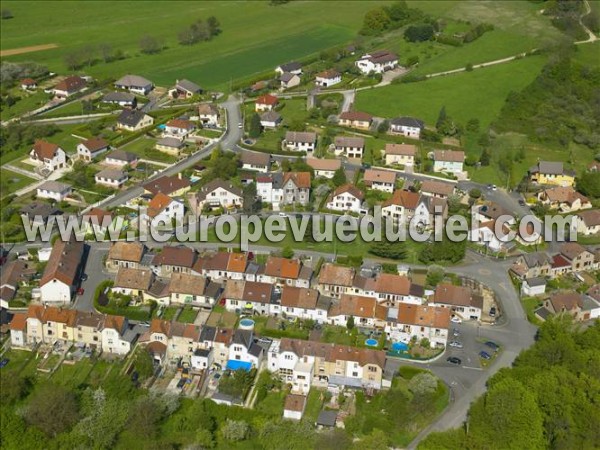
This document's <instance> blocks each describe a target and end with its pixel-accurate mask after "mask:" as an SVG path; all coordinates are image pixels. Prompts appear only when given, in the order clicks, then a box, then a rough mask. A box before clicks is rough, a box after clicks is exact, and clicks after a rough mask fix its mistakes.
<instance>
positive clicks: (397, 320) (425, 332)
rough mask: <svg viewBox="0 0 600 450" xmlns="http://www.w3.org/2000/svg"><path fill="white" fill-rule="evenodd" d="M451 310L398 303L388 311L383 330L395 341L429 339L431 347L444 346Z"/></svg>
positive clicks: (406, 341)
mask: <svg viewBox="0 0 600 450" xmlns="http://www.w3.org/2000/svg"><path fill="white" fill-rule="evenodd" d="M450 316H451V311H450V309H448V308H442V307H435V306H429V305H427V306H425V305H423V306H422V305H410V304H400V305H398V307H395V308H390V309H389V311H388V319H387V320H388V322H387V324H386V327H385V331H386V333H387V336H388V338H389V339H391V340H393V341H395V342H398V341H400V342H404V343H408V342H410V340H411V339H413V337H415V338H416V339H417V340H418V341H421V340H422V339H427V340H429V344H430V345H431V347H436V346H440V347H445V346H446V343H447V341H448V329H449V328H450Z"/></svg>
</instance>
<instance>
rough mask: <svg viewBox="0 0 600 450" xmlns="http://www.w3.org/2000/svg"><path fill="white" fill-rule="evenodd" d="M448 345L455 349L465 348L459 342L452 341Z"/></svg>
mask: <svg viewBox="0 0 600 450" xmlns="http://www.w3.org/2000/svg"><path fill="white" fill-rule="evenodd" d="M448 345H449V346H450V347H454V348H463V345H462V344H461V343H460V342H458V341H451V342H450V344H448Z"/></svg>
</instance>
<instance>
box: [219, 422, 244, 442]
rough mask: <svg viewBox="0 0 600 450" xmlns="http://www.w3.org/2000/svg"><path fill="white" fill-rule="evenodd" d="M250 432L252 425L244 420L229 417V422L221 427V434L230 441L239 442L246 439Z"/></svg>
mask: <svg viewBox="0 0 600 450" xmlns="http://www.w3.org/2000/svg"><path fill="white" fill-rule="evenodd" d="M249 432H250V426H249V425H248V423H246V422H244V421H243V420H231V419H227V422H225V424H224V425H223V427H222V428H221V434H222V435H223V437H224V438H225V440H227V441H230V442H239V441H243V440H244V439H246V437H247V436H248V433H249Z"/></svg>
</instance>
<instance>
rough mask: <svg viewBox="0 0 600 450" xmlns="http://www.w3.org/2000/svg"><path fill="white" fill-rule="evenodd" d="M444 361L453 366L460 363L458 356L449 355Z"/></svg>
mask: <svg viewBox="0 0 600 450" xmlns="http://www.w3.org/2000/svg"><path fill="white" fill-rule="evenodd" d="M446 361H448V362H449V363H450V364H454V365H455V366H460V365H461V363H462V361H461V360H460V358H457V357H456V356H450V357H449V358H448V359H446Z"/></svg>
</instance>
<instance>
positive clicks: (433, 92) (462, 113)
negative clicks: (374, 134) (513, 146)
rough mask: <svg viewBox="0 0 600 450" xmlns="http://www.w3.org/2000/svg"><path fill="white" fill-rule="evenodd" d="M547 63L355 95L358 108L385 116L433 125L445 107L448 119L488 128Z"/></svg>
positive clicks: (528, 61)
mask: <svg viewBox="0 0 600 450" xmlns="http://www.w3.org/2000/svg"><path fill="white" fill-rule="evenodd" d="M545 62H546V58H545V57H543V56H531V57H527V58H523V59H520V60H517V61H512V62H509V63H506V64H500V65H497V66H492V67H486V68H483V69H476V70H474V71H472V72H465V73H459V74H455V75H448V76H445V77H438V78H432V79H430V80H427V81H422V82H418V83H403V84H394V85H390V86H386V87H384V88H381V89H372V90H366V91H361V92H358V93H357V95H356V109H357V110H359V111H367V112H370V113H372V114H374V115H377V116H383V117H396V116H399V115H409V116H415V117H419V118H421V119H423V120H424V121H425V123H426V124H427V125H430V126H432V125H434V124H435V122H436V120H437V117H438V113H439V111H440V109H441V108H442V106H446V112H447V114H448V116H450V117H452V118H453V119H454V120H456V121H458V122H459V123H461V124H466V122H467V121H468V120H469V119H473V118H478V119H479V121H480V123H481V128H485V127H487V126H488V125H489V124H490V123H491V122H492V121H493V120H494V119H495V118H496V117H497V115H498V113H499V111H500V109H501V108H502V105H504V102H505V100H506V97H507V95H508V93H509V92H511V91H519V90H521V89H523V88H524V87H525V86H527V85H528V84H530V83H531V82H532V81H533V80H534V79H535V77H536V76H537V74H538V73H539V71H540V70H541V68H542V66H543V65H544V63H545Z"/></svg>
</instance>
